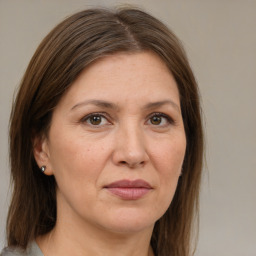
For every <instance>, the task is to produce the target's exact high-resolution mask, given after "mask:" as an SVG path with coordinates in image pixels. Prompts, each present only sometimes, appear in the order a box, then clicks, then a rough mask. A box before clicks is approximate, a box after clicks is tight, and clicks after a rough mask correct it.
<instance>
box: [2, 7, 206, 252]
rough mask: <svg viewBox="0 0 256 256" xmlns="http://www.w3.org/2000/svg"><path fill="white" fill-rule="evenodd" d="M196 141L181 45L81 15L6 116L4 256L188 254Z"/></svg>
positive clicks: (157, 25)
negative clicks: (9, 189)
mask: <svg viewBox="0 0 256 256" xmlns="http://www.w3.org/2000/svg"><path fill="white" fill-rule="evenodd" d="M202 153H203V135H202V125H201V118H200V104H199V95H198V88H197V84H196V81H195V78H194V76H193V73H192V71H191V69H190V66H189V64H188V61H187V59H186V56H185V53H184V51H183V49H182V46H181V44H180V42H179V41H178V39H177V38H176V37H175V35H174V34H173V33H172V32H171V31H170V30H168V29H167V28H166V27H165V26H164V25H163V24H162V23H161V22H160V21H158V20H157V19H155V18H153V17H152V16H150V15H149V14H147V13H145V12H142V11H140V10H135V9H122V10H119V11H116V12H112V11H109V10H102V9H90V10H85V11H82V12H79V13H77V14H74V15H73V16H71V17H69V18H67V19H66V20H64V21H63V22H62V23H60V24H59V25H58V26H57V27H55V28H54V29H53V30H52V31H51V32H50V33H49V34H48V35H47V36H46V38H45V39H44V40H43V42H42V43H41V44H40V46H39V47H38V49H37V50H36V52H35V54H34V56H33V58H32V60H31V61H30V64H29V66H28V68H27V71H26V73H25V75H24V78H23V80H22V82H21V86H20V89H19V92H18V94H17V97H16V101H15V103H14V106H13V110H12V114H11V125H10V159H11V173H12V178H13V183H14V190H13V196H12V202H11V205H10V209H9V215H8V222H7V238H8V247H7V248H6V249H4V250H3V252H2V255H45V256H51V255H54V256H57V255H140V256H143V255H163V256H166V255H172V256H188V255H191V253H192V250H191V240H192V239H191V238H192V228H193V225H194V220H195V217H196V216H197V209H198V195H199V184H200V177H201V167H202Z"/></svg>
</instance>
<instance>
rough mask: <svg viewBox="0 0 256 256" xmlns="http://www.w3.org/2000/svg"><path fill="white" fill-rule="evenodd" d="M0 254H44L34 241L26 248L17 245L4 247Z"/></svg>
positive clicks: (17, 255)
mask: <svg viewBox="0 0 256 256" xmlns="http://www.w3.org/2000/svg"><path fill="white" fill-rule="evenodd" d="M0 256H44V255H43V253H42V252H41V250H40V249H39V247H38V245H37V244H36V242H32V243H31V244H29V246H28V247H27V249H26V250H23V249H21V248H19V247H6V248H4V249H3V250H2V252H1V253H0Z"/></svg>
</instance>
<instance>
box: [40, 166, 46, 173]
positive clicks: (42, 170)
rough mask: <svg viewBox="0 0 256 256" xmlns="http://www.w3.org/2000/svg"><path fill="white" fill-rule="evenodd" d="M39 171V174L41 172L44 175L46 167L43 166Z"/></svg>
mask: <svg viewBox="0 0 256 256" xmlns="http://www.w3.org/2000/svg"><path fill="white" fill-rule="evenodd" d="M40 169H41V172H43V173H44V171H45V170H46V166H45V165H43V166H42V167H41V168H40Z"/></svg>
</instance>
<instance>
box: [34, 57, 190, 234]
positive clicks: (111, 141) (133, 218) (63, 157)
mask: <svg viewBox="0 0 256 256" xmlns="http://www.w3.org/2000/svg"><path fill="white" fill-rule="evenodd" d="M41 146H42V147H41V151H40V152H39V153H38V154H37V153H36V154H35V156H36V158H37V161H38V164H39V165H46V168H47V169H46V171H45V173H46V174H47V175H51V174H53V175H54V176H55V178H56V182H57V205H58V217H57V219H58V218H60V216H61V218H62V219H66V220H69V221H71V222H74V223H80V224H81V223H83V224H82V225H87V226H88V227H89V226H90V227H97V228H101V229H104V230H108V231H113V232H118V233H120V232H121V233H127V232H136V231H141V230H144V229H147V228H150V229H152V228H153V225H154V223H155V222H156V221H157V220H158V219H159V218H160V217H161V216H162V215H163V214H164V213H165V211H166V210H167V208H168V206H169V205H170V203H171V201H172V198H173V195H174V193H175V189H176V186H177V182H178V179H179V176H180V173H181V168H182V163H183V159H184V155H185V149H186V137H185V132H184V127H183V120H182V115H181V109H180V100H179V92H178V89H177V85H176V82H175V80H174V78H173V76H172V74H171V73H170V72H169V70H168V69H167V67H166V66H165V64H164V63H163V62H162V61H161V60H160V58H159V57H157V56H156V55H154V54H153V53H150V52H141V53H136V54H127V53H119V54H115V55H113V56H108V57H105V58H102V59H101V60H98V61H96V62H95V63H94V64H92V65H91V66H89V67H88V68H86V70H84V71H83V72H82V74H81V75H80V76H79V77H78V79H77V80H76V81H75V82H74V83H73V85H72V86H71V88H70V89H69V90H68V91H67V93H66V94H65V95H64V96H63V97H62V99H61V101H60V102H59V104H58V105H57V107H56V109H55V110H54V112H53V117H52V122H51V127H50V131H49V136H48V138H47V139H45V140H44V141H43V142H42V144H41ZM40 155H41V157H38V156H40ZM80 224H79V225H80Z"/></svg>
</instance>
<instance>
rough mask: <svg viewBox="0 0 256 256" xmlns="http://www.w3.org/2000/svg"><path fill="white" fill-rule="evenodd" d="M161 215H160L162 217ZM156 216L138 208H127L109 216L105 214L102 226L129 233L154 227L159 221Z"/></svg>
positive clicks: (116, 231) (117, 231)
mask: <svg viewBox="0 0 256 256" xmlns="http://www.w3.org/2000/svg"><path fill="white" fill-rule="evenodd" d="M160 217H161V216H159V218H160ZM157 219H158V218H157V217H156V216H151V215H150V214H148V213H145V212H144V213H141V212H138V210H134V209H133V210H126V211H125V212H122V211H121V212H119V213H118V214H113V215H111V216H109V217H108V218H107V216H105V218H104V223H102V226H103V227H104V228H105V229H106V230H109V231H111V232H113V233H119V234H120V233H121V234H129V233H136V232H141V231H143V230H148V229H152V230H153V227H154V225H155V222H156V221H157Z"/></svg>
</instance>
